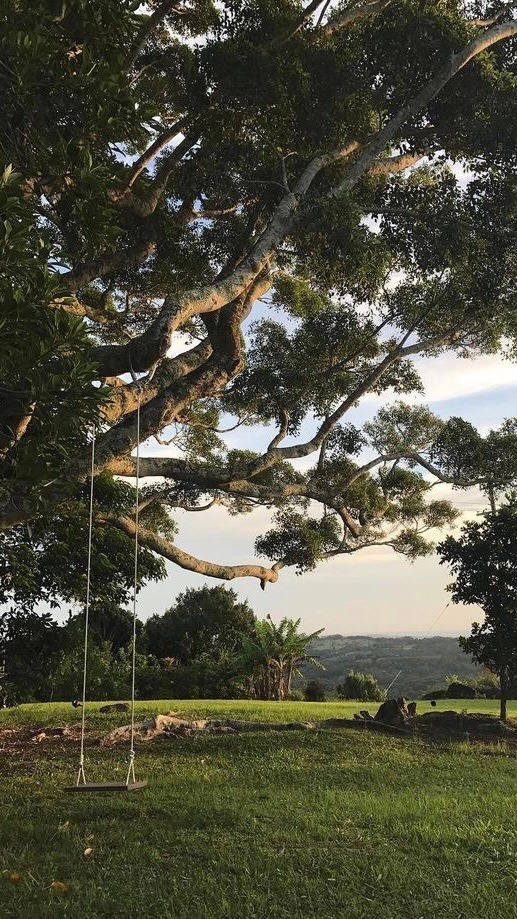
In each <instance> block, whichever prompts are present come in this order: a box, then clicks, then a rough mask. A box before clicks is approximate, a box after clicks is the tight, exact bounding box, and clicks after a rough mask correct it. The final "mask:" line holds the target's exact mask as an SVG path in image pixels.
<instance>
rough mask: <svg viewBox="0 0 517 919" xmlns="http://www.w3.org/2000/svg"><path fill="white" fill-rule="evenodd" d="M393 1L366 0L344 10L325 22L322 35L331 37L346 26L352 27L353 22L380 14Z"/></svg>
mask: <svg viewBox="0 0 517 919" xmlns="http://www.w3.org/2000/svg"><path fill="white" fill-rule="evenodd" d="M392 2H393V0H366V3H360V4H359V5H358V6H353V7H351V9H349V10H345V12H344V13H339V15H337V16H335V17H334V18H332V19H331V20H330V22H327V24H326V25H324V26H323V29H322V31H323V34H324V35H333V34H334V32H338V31H339V30H340V29H345V28H346V27H347V26H350V25H352V23H354V22H358V21H359V20H360V19H365V18H366V16H374V15H375V14H376V13H382V11H383V10H384V9H385V8H386V7H387V6H389V5H390V3H392Z"/></svg>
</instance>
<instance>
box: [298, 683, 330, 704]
mask: <svg viewBox="0 0 517 919" xmlns="http://www.w3.org/2000/svg"><path fill="white" fill-rule="evenodd" d="M303 697H304V699H305V701H306V702H324V701H325V687H324V686H323V684H322V683H320V681H319V680H309V681H308V683H307V686H306V687H305V690H304V693H303Z"/></svg>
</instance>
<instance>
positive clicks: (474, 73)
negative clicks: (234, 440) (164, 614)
mask: <svg viewBox="0 0 517 919" xmlns="http://www.w3.org/2000/svg"><path fill="white" fill-rule="evenodd" d="M512 9H513V5H512V4H508V3H502V2H499V0H495V2H484V0H466V2H461V0H440V2H428V0H367V2H365V0H356V2H354V0H350V2H338V3H332V4H328V3H325V2H323V0H320V2H317V0H312V2H309V3H306V4H305V5H303V4H302V3H301V2H299V0H221V2H217V3H216V2H212V0H184V2H183V0H176V2H174V3H173V2H168V0H163V2H161V3H157V2H149V3H147V4H145V5H141V4H138V3H135V2H133V0H96V2H94V3H85V2H83V0H56V2H50V3H49V2H44V3H43V2H38V0H35V2H34V0H32V2H30V3H29V2H27V0H16V2H15V0H7V2H6V3H4V4H3V6H2V11H1V12H0V24H1V39H0V51H1V66H0V100H1V101H0V113H1V119H0V124H1V128H0V153H1V157H2V159H3V160H4V164H5V170H4V172H3V174H2V177H1V180H0V212H1V214H0V217H1V219H0V259H1V262H0V298H1V300H2V325H1V335H0V367H1V379H0V386H1V389H2V398H1V400H0V474H1V485H0V527H1V528H2V530H3V537H2V544H1V548H2V557H3V559H4V558H5V559H6V561H5V562H4V561H2V565H3V568H2V575H3V585H4V590H5V592H6V593H7V594H9V593H10V595H11V596H12V595H13V592H16V591H18V590H21V592H22V593H23V591H25V592H26V593H30V592H31V590H33V589H34V583H35V581H36V580H37V578H40V579H42V583H43V584H44V585H45V586H44V593H45V592H46V595H47V596H51V595H53V596H56V595H64V596H66V597H68V596H72V595H75V594H76V593H77V590H78V589H79V588H80V584H78V582H77V579H79V580H80V576H79V574H77V578H76V580H75V582H74V583H72V582H71V580H70V577H69V575H68V574H66V575H65V573H64V572H65V569H66V568H67V566H68V564H69V562H70V564H71V569H70V570H71V571H72V572H73V571H74V570H75V567H74V566H75V560H74V555H75V553H76V552H78V551H79V548H80V547H81V548H84V541H85V535H84V521H85V501H86V495H87V485H86V479H87V477H88V475H89V462H90V458H89V437H90V433H89V432H90V430H91V426H92V424H95V425H96V427H97V443H96V459H95V468H94V473H95V485H96V494H97V493H98V494H99V495H104V505H103V504H102V500H100V499H99V500H98V501H97V505H96V508H95V542H96V551H97V550H98V559H99V560H100V561H99V560H98V561H97V564H98V566H99V567H100V568H102V570H101V571H100V572H98V573H99V576H100V578H101V580H102V578H103V577H104V583H105V584H106V589H108V586H109V589H110V590H111V591H112V593H113V596H112V597H110V600H113V602H115V603H119V602H121V601H122V599H123V593H124V590H125V589H126V586H125V585H126V582H125V580H124V575H117V576H113V577H112V569H113V568H114V567H116V566H117V565H119V563H120V567H121V568H122V569H123V568H124V562H123V561H122V559H121V558H119V555H118V554H117V553H118V550H119V549H120V550H122V549H123V546H124V544H125V545H126V546H127V545H129V543H128V542H127V540H128V539H130V538H132V537H133V536H134V522H133V516H132V512H133V507H132V504H133V503H134V495H133V493H132V489H131V486H130V485H127V484H126V485H124V486H122V485H117V484H116V482H115V481H114V479H113V476H115V477H116V476H125V477H126V478H128V479H132V478H133V477H134V475H135V458H134V455H133V454H134V448H135V446H136V443H137V441H138V440H140V441H141V442H147V441H149V442H150V444H153V443H155V442H158V443H159V444H161V445H163V444H164V443H167V444H169V446H170V448H171V449H170V450H169V451H168V452H165V451H164V450H163V449H160V450H158V451H155V452H156V455H153V450H152V447H151V449H148V450H147V451H146V455H145V456H143V457H142V458H141V461H140V468H141V473H142V475H143V476H145V478H146V481H147V482H149V481H151V482H152V481H154V484H148V486H147V488H146V490H145V493H144V495H143V497H142V512H144V511H145V512H146V513H145V514H144V513H142V515H141V523H142V530H141V538H140V541H141V547H142V549H141V552H142V553H144V554H143V556H142V569H141V571H142V577H144V576H148V577H157V576H160V571H161V569H159V567H158V568H157V567H156V566H157V565H158V566H159V563H158V562H157V561H156V560H155V558H154V555H155V554H157V555H158V556H161V557H162V558H165V559H169V560H171V561H173V562H174V563H176V564H178V565H180V566H182V567H184V568H186V569H189V570H192V571H196V572H199V573H200V574H202V575H205V576H210V577H214V578H219V579H226V580H231V579H233V578H236V577H245V576H251V577H255V578H258V579H259V580H260V582H261V584H262V586H264V585H265V584H266V583H267V582H275V581H276V580H277V579H278V577H279V572H280V570H281V568H282V567H283V566H285V565H292V566H295V567H296V569H297V570H298V571H305V570H308V569H310V568H312V567H314V565H315V564H316V563H317V562H318V561H319V560H320V559H322V558H329V557H332V556H335V555H338V554H347V553H350V552H355V551H357V550H358V549H361V548H363V547H364V546H370V545H377V544H379V543H382V544H388V545H391V546H393V548H394V549H395V550H396V551H398V552H400V553H402V554H404V555H406V556H409V557H411V558H413V557H416V556H418V555H421V554H425V553H426V552H428V551H429V547H430V538H429V537H430V535H431V534H432V532H433V530H435V529H436V528H439V527H441V526H444V525H447V524H448V523H450V522H451V521H452V520H453V519H454V516H455V511H454V509H453V508H452V506H451V505H450V504H449V503H448V502H447V501H443V500H439V499H432V498H431V496H430V495H429V489H430V488H431V487H432V485H433V484H434V483H435V482H438V481H444V482H450V483H452V484H454V485H457V486H460V487H464V486H466V485H471V484H479V485H481V486H482V487H483V488H485V490H487V491H490V490H491V491H493V490H494V489H504V488H506V487H508V485H510V484H511V483H512V482H513V481H514V480H515V477H516V471H517V462H516V460H515V456H516V451H515V446H516V441H517V434H516V429H515V422H512V421H510V422H508V423H507V424H506V425H505V426H504V427H503V428H502V429H500V430H499V431H497V432H493V434H491V435H490V438H492V441H491V442H490V443H489V444H488V445H487V444H486V442H485V441H483V439H482V438H480V436H479V435H478V434H477V433H476V432H475V431H474V430H473V429H472V428H469V426H468V425H466V424H465V423H464V422H462V421H461V419H452V420H451V421H449V422H446V423H444V422H443V421H441V420H439V419H438V418H437V417H436V416H434V415H433V414H432V413H431V412H430V411H429V410H428V409H427V407H426V406H425V405H424V404H422V405H415V404H414V403H413V401H412V402H410V403H405V402H404V401H403V397H404V396H407V395H412V394H414V393H422V383H421V381H420V379H419V376H418V373H417V371H416V369H415V366H414V363H413V360H414V358H415V356H417V355H426V356H431V357H432V356H437V355H440V354H442V353H444V352H455V353H457V354H460V355H463V356H469V355H475V354H479V353H483V354H486V353H495V352H498V351H500V350H501V349H504V350H505V351H506V352H507V354H508V356H510V357H512V356H515V347H516V331H517V326H516V316H517V312H516V309H515V306H516V303H515V289H516V288H515V264H516V254H517V252H516V245H515V216H516V204H517V185H516V182H515V165H516V149H517V144H516V129H517V93H516V85H517V64H516V57H515V48H516V44H515V36H516V35H517V20H516V19H515V18H514V15H513V12H512ZM250 316H251V317H252V319H253V320H254V321H253V322H251V320H250V318H249V317H250ZM250 322H251V324H250ZM372 393H373V394H377V395H378V394H381V393H382V394H385V395H386V403H385V405H384V407H383V408H382V409H381V411H380V412H379V413H378V414H377V415H376V417H375V418H373V419H372V420H371V421H370V423H369V424H367V425H365V426H364V427H363V428H362V429H358V428H356V427H354V426H353V425H352V424H351V423H350V422H349V420H348V419H347V415H348V414H349V413H350V412H351V411H352V409H353V408H355V407H356V406H357V404H358V403H360V401H361V400H363V399H365V398H368V396H369V395H371V394H372ZM139 403H140V405H141V411H140V421H139V424H138V422H137V406H138V404H139ZM239 425H242V426H247V427H248V428H249V432H248V436H249V437H250V438H253V439H254V440H253V442H254V449H253V450H251V449H250V450H248V451H243V450H236V449H233V448H232V447H231V445H229V442H228V440H227V439H226V438H225V436H224V434H225V431H227V430H228V429H232V428H235V427H236V426H239ZM495 443H496V445H497V459H496V461H495V462H494V461H493V458H494V444H495ZM500 447H501V450H499V448H500ZM298 460H302V461H303V462H302V463H297V461H298ZM103 483H104V484H105V483H110V484H109V488H108V487H107V486H106V487H105V488H104V491H103V490H102V487H103ZM117 488H120V489H123V490H124V494H123V495H122V492H120V493H119V492H116V489H117ZM106 491H108V492H109V495H107V494H106ZM115 492H116V493H115ZM216 504H217V505H220V506H223V507H224V508H226V509H227V510H228V512H229V513H231V514H233V513H244V512H249V511H252V510H253V509H254V508H255V507H257V506H263V507H267V508H270V509H272V510H273V511H274V515H273V520H272V525H271V528H270V529H268V530H267V531H266V532H265V533H263V534H260V535H258V536H257V542H256V548H257V552H258V553H259V554H260V555H262V556H264V557H265V558H267V559H268V560H269V561H268V562H264V564H257V563H255V562H246V563H244V564H235V565H227V564H220V563H218V562H217V560H215V559H209V560H202V559H199V558H196V557H195V556H193V555H191V554H189V553H187V552H185V551H184V550H182V549H181V548H180V547H179V546H178V545H177V544H176V542H175V528H174V524H173V522H172V521H171V519H170V516H169V514H170V513H171V512H172V513H173V512H174V508H185V509H186V510H188V511H191V512H199V511H202V510H205V511H206V512H207V514H208V515H209V512H210V508H211V507H213V506H214V505H216ZM207 519H208V520H209V521H210V516H208V518H207ZM65 530H66V532H67V538H66V540H65V539H64V537H63V534H64V531H65ZM28 534H29V535H28ZM69 537H71V538H72V541H74V543H75V544H74V545H69V541H70V540H69ZM124 540H126V543H124ZM64 542H66V544H67V547H66V548H63V544H64ZM108 549H109V551H108ZM113 549H114V551H112V550H113ZM145 553H147V554H145ZM121 554H122V552H121ZM214 554H215V550H214ZM33 558H37V559H38V565H39V566H40V567H39V568H38V573H37V578H35V577H32V575H31V567H32V559H33ZM58 562H59V563H60V564H58ZM145 564H147V570H145ZM49 572H50V574H49ZM161 573H163V571H161ZM31 578H32V583H31ZM72 580H73V578H72ZM47 582H48V583H47ZM19 584H21V587H19V586H18V585H19Z"/></svg>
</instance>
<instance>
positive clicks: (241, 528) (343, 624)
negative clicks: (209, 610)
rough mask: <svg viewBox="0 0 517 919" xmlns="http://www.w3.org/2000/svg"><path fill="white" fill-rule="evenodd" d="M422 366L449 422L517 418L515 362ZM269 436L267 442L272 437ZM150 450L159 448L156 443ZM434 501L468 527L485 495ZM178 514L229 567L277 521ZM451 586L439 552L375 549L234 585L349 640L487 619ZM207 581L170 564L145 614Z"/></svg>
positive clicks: (378, 401)
mask: <svg viewBox="0 0 517 919" xmlns="http://www.w3.org/2000/svg"><path fill="white" fill-rule="evenodd" d="M415 363H416V365H417V367H418V370H419V372H420V375H421V377H422V379H423V382H424V384H425V389H426V399H425V401H426V402H427V404H429V405H430V407H431V409H432V410H433V411H434V412H435V413H436V414H437V415H439V416H440V417H443V418H447V417H450V416H451V415H459V416H461V417H463V418H465V419H466V420H468V421H470V422H472V423H473V424H475V425H476V427H478V429H479V430H480V431H481V433H486V432H487V431H488V430H489V429H490V428H493V427H498V426H499V425H500V424H501V422H502V421H503V420H504V419H505V418H508V417H513V416H515V414H516V406H517V365H516V364H512V363H510V362H507V361H504V360H503V359H502V358H500V357H499V356H496V355H494V356H484V357H479V358H477V359H469V360H466V359H462V358H458V357H455V356H454V355H443V356H441V357H439V358H434V359H429V358H420V359H418V360H417V361H416V362H415ZM407 398H408V397H405V399H407ZM384 401H385V400H383V398H382V397H377V396H370V397H367V398H366V399H364V400H363V401H362V403H361V405H360V406H359V407H358V408H357V409H356V410H355V411H354V413H353V414H350V415H349V416H347V420H350V421H352V422H354V423H356V424H357V423H360V422H364V421H365V420H366V419H367V418H368V417H371V416H372V415H373V414H375V412H376V411H377V410H378V409H379V408H380V407H381V405H382V404H383V402H384ZM415 401H418V402H422V401H423V400H422V396H419V397H415ZM262 437H263V438H264V441H265V440H266V437H265V435H264V432H262ZM228 442H229V443H230V445H231V446H235V447H241V448H246V447H251V446H252V445H253V446H254V448H255V449H257V443H256V441H254V432H253V431H250V430H249V429H244V430H242V429H238V430H237V431H235V432H233V433H232V435H231V437H230V436H229V437H228ZM145 452H149V453H153V454H156V453H157V452H158V451H157V449H156V445H155V444H154V445H152V446H150V448H149V449H148V450H146V451H145ZM160 452H167V449H166V448H162V449H161V450H160ZM433 497H447V498H450V499H452V500H453V501H454V503H455V504H456V506H457V507H458V508H459V509H460V510H461V518H460V523H461V522H462V521H463V520H465V519H467V518H469V517H470V518H472V517H475V515H476V513H478V512H479V511H480V510H482V509H483V508H484V507H485V503H484V499H483V497H482V496H481V495H480V493H479V492H478V490H477V489H469V490H468V491H464V492H458V491H454V492H453V491H452V489H451V488H450V487H449V486H447V485H440V486H437V487H436V488H435V489H434V493H433ZM174 516H175V519H176V520H177V522H178V524H179V534H178V537H177V540H176V541H177V543H178V545H180V546H181V548H183V549H185V550H187V551H189V552H191V553H192V554H194V555H196V556H198V557H200V558H205V559H209V560H211V561H217V562H221V563H226V564H237V563H241V562H249V561H252V560H254V559H255V558H256V557H255V555H254V548H253V545H254V541H255V538H256V536H257V535H258V534H259V533H261V532H264V530H265V529H266V528H267V526H268V523H269V519H270V515H269V512H268V511H266V510H265V509H262V508H260V509H258V510H256V511H254V512H253V513H252V514H248V515H244V516H240V517H231V516H229V515H228V514H227V513H226V512H225V511H224V509H222V508H219V507H214V508H212V509H211V510H209V511H206V512H204V513H202V514H188V513H185V512H179V513H177V512H176V513H175V515H174ZM456 529H457V527H456ZM262 561H264V560H262ZM449 580H450V577H449V576H448V573H447V570H446V569H445V568H444V567H443V566H440V564H439V561H438V558H437V557H436V555H432V556H431V557H428V558H425V559H419V560H417V561H415V562H413V563H410V562H408V561H407V560H406V559H404V558H402V557H400V556H398V555H396V554H395V553H394V552H393V550H391V549H389V548H388V547H375V548H371V549H365V550H364V551H362V552H359V553H356V554H355V555H352V556H344V557H341V558H336V559H333V560H331V561H327V562H323V563H321V564H320V565H319V566H318V567H317V568H316V569H315V570H314V571H312V572H308V573H306V574H303V575H301V576H300V575H297V574H296V573H295V571H294V570H293V569H289V568H287V569H284V570H283V571H282V572H281V576H280V579H279V581H278V582H277V583H276V584H268V585H267V586H266V590H265V591H262V590H261V588H260V585H259V583H258V581H257V580H255V579H251V578H246V579H238V580H235V581H233V582H231V584H230V585H229V586H231V587H232V588H233V589H234V590H235V591H236V592H237V594H238V596H239V598H246V599H247V600H248V602H249V603H250V605H251V606H252V608H253V609H254V610H255V612H256V613H257V614H258V615H260V616H263V615H265V614H266V613H270V614H271V616H272V617H273V619H274V620H278V619H280V618H281V617H282V616H290V617H295V618H298V617H300V618H301V626H302V627H303V629H304V630H306V631H314V630H315V629H318V628H325V629H326V631H327V632H328V633H340V634H343V635H358V634H361V635H365V634H370V635H371V634H379V635H391V634H405V635H409V634H411V635H419V636H422V635H424V634H440V635H459V634H467V633H468V631H469V630H470V624H471V622H472V621H474V620H475V619H479V618H480V616H481V613H480V611H479V610H478V609H477V608H476V607H463V606H456V605H453V604H451V603H449V600H450V596H449V595H448V593H447V592H446V589H445V588H446V585H447V583H448V581H449ZM204 583H208V584H209V586H212V585H214V584H217V583H220V582H218V581H215V580H213V579H210V578H208V579H204V578H202V577H200V576H199V575H197V574H194V573H191V572H186V571H183V570H181V569H180V568H177V567H176V566H175V565H173V564H170V563H167V579H166V580H165V581H162V582H160V583H158V584H151V585H148V586H146V587H145V588H144V589H143V590H142V591H141V593H140V595H139V600H138V606H139V609H138V614H139V616H140V618H142V619H147V618H148V616H149V615H152V614H153V613H162V612H163V611H164V610H165V609H166V608H167V607H168V606H170V605H171V604H172V603H173V602H174V598H175V597H176V595H177V594H178V593H179V592H180V591H182V590H185V588H187V587H200V586H201V585H202V584H204ZM447 604H449V605H448V606H447Z"/></svg>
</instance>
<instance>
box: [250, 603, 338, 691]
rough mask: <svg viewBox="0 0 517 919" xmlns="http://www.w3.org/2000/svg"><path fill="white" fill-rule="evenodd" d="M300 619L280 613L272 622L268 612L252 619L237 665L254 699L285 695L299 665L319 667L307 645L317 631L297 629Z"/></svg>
mask: <svg viewBox="0 0 517 919" xmlns="http://www.w3.org/2000/svg"><path fill="white" fill-rule="evenodd" d="M299 625H300V620H299V619H288V618H287V617H284V618H283V619H282V620H281V622H279V623H278V625H276V624H275V623H274V622H273V620H272V619H271V617H270V616H267V618H266V619H261V620H259V621H258V622H256V623H255V632H254V634H253V635H252V636H250V637H248V636H246V637H245V638H244V640H243V648H242V655H241V665H242V669H243V671H244V672H245V673H249V674H251V675H250V677H249V679H248V684H249V694H250V695H251V696H253V697H254V698H256V699H275V700H276V701H277V702H282V701H284V700H285V699H287V698H289V693H290V691H291V681H292V678H293V676H297V675H299V673H300V671H299V669H298V668H299V665H300V664H302V663H310V664H313V665H315V666H317V667H321V665H320V664H319V662H318V661H317V660H316V658H314V657H312V655H311V654H310V653H309V646H310V644H311V642H312V641H314V639H315V638H317V636H318V635H320V634H321V632H323V629H319V630H318V631H317V632H312V634H310V635H307V634H305V632H300V631H299Z"/></svg>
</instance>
